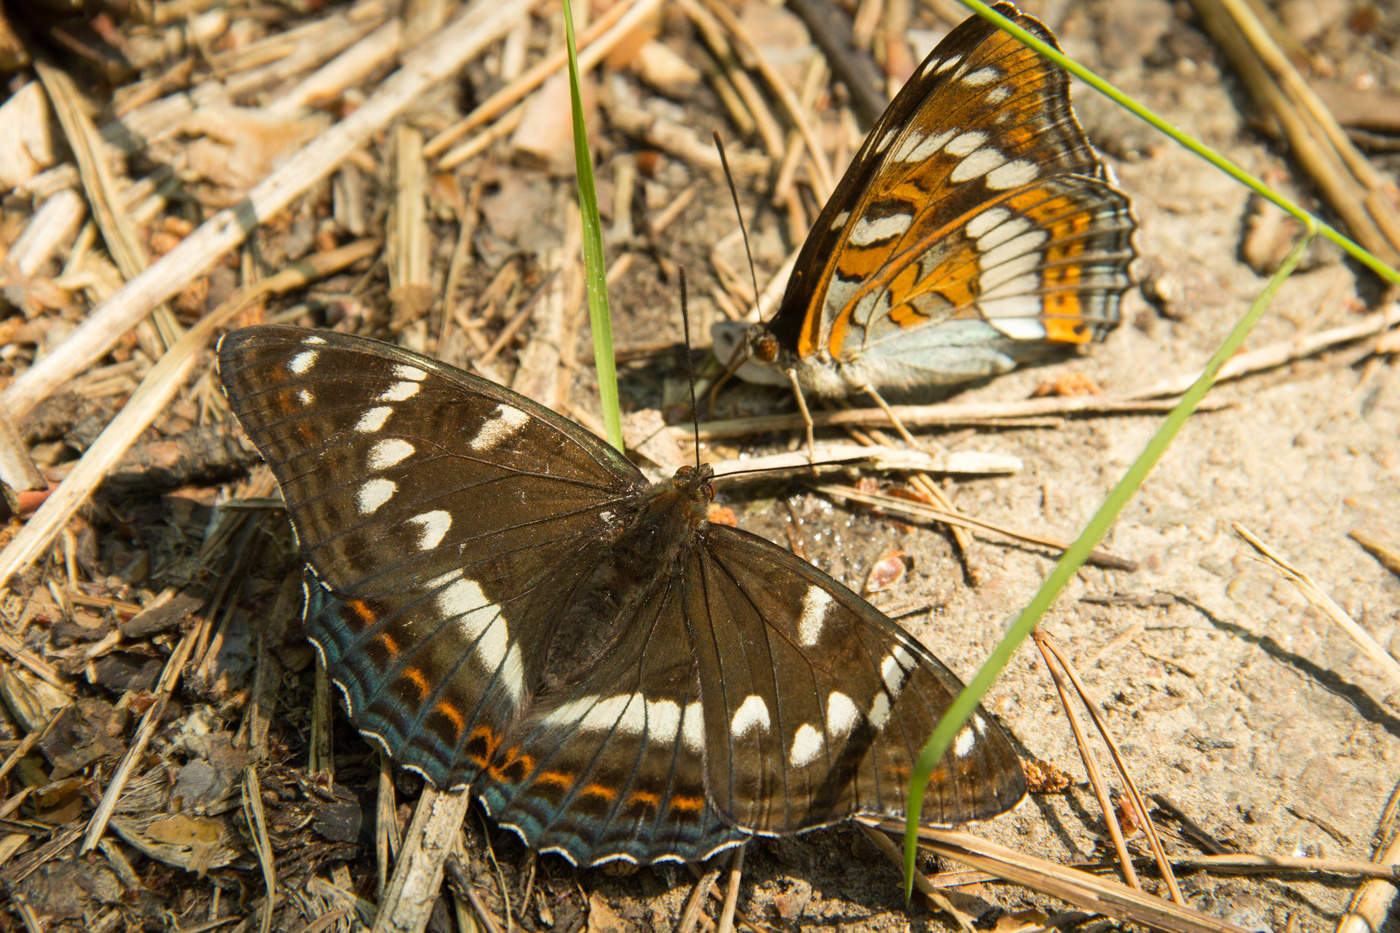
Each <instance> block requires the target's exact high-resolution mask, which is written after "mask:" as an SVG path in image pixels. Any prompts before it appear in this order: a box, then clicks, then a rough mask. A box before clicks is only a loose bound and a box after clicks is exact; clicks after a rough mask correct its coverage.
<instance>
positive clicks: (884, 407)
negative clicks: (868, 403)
mask: <svg viewBox="0 0 1400 933" xmlns="http://www.w3.org/2000/svg"><path fill="white" fill-rule="evenodd" d="M861 391H863V392H864V393H865V394H866V395H868V396H870V397H871V398H873V399H874V400H875V404H876V405H878V406H880V410H881V411H883V412H884V413H885V417H886V418H888V419H890V424H891V425H893V426H894V429H895V431H897V432H898V433H899V436H900V437H902V438H904V443H906V444H908V445H909V446H910V447H913V448H914V449H915V450H923V445H922V444H920V443H919V442H918V441H917V440H915V439H914V435H912V434H910V433H909V429H908V428H906V427H905V426H904V422H903V421H900V420H899V416H898V415H896V414H895V413H894V409H893V408H891V407H890V403H889V402H886V401H885V398H884V396H882V395H881V394H880V393H879V392H878V391H876V389H875V387H874V386H873V385H871V384H870V383H868V382H867V383H866V384H865V385H863V386H861Z"/></svg>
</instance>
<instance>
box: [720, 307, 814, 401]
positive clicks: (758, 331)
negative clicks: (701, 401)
mask: <svg viewBox="0 0 1400 933" xmlns="http://www.w3.org/2000/svg"><path fill="white" fill-rule="evenodd" d="M710 337H711V339H712V340H713V341H714V353H715V359H717V360H719V361H720V363H722V364H724V366H725V372H726V374H727V375H734V376H738V377H739V378H740V379H742V380H743V381H744V382H752V383H757V384H759V385H777V386H786V385H789V382H788V380H787V377H786V376H785V375H784V371H785V370H786V369H787V368H788V367H789V366H790V365H791V364H792V363H793V362H794V361H793V360H792V359H791V358H790V357H791V354H788V353H787V352H786V351H785V350H784V349H783V347H782V344H781V343H780V342H779V340H778V339H777V337H776V336H775V335H774V334H773V333H772V332H771V331H770V330H769V329H768V328H767V327H766V326H764V325H762V324H745V323H743V322H740V321H718V322H716V323H715V324H714V326H713V327H711V328H710Z"/></svg>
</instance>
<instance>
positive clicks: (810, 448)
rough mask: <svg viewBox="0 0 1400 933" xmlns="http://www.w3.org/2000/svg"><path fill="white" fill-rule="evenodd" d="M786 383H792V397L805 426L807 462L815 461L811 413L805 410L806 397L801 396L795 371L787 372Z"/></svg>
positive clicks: (814, 441) (815, 453)
mask: <svg viewBox="0 0 1400 933" xmlns="http://www.w3.org/2000/svg"><path fill="white" fill-rule="evenodd" d="M787 377H788V382H790V383H792V396H793V398H795V399H797V410H798V411H799V412H801V413H802V423H803V424H804V425H806V426H807V462H809V463H815V462H816V460H817V439H816V436H815V435H814V434H813V433H812V413H811V412H810V411H808V410H807V397H806V396H805V395H803V394H802V386H801V384H800V383H798V381H797V370H795V369H789V370H787Z"/></svg>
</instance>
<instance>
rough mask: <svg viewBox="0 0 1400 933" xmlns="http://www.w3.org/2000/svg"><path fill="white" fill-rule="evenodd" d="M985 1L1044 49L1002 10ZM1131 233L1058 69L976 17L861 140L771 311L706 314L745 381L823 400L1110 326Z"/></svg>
mask: <svg viewBox="0 0 1400 933" xmlns="http://www.w3.org/2000/svg"><path fill="white" fill-rule="evenodd" d="M995 9H996V10H997V12H999V13H1001V14H1002V15H1004V16H1006V17H1008V18H1009V19H1011V20H1013V21H1014V22H1015V23H1016V24H1017V25H1019V26H1021V27H1022V28H1023V29H1026V30H1027V31H1029V32H1031V33H1032V34H1034V35H1036V36H1037V37H1039V38H1041V39H1043V40H1044V41H1045V42H1047V43H1049V44H1050V45H1056V43H1055V39H1054V37H1053V36H1052V35H1051V34H1050V31H1049V30H1048V29H1046V28H1045V26H1043V25H1042V24H1041V23H1040V22H1038V21H1037V20H1035V19H1033V18H1032V17H1030V16H1026V15H1025V14H1023V13H1020V12H1019V11H1018V10H1016V8H1015V7H1014V6H1012V5H1011V4H1009V3H1000V4H997V5H996V7H995ZM1057 47H1058V46H1057ZM1134 226H1135V224H1134V220H1133V216H1132V211H1131V208H1130V206H1129V203H1128V199H1127V196H1126V195H1124V194H1123V193H1122V192H1120V191H1118V190H1117V189H1116V188H1114V187H1113V186H1112V185H1111V184H1110V183H1109V181H1108V170H1107V168H1106V167H1105V165H1104V164H1103V162H1102V161H1101V160H1100V159H1099V157H1098V155H1097V154H1096V153H1095V152H1094V150H1093V147H1092V146H1090V145H1089V141H1088V139H1086V138H1085V135H1084V131H1083V130H1082V129H1081V128H1080V126H1079V123H1078V122H1077V121H1076V120H1075V117H1074V112H1073V111H1072V110H1071V108H1070V101H1069V80H1068V78H1067V77H1066V76H1065V74H1064V72H1062V71H1061V70H1060V69H1059V68H1058V67H1057V66H1055V65H1054V64H1052V63H1050V62H1048V61H1046V60H1045V59H1043V58H1041V57H1040V56H1039V55H1037V54H1036V53H1035V52H1033V51H1031V49H1029V48H1028V47H1027V46H1025V45H1024V44H1023V43H1022V42H1021V41H1020V40H1018V39H1016V38H1014V37H1012V36H1010V35H1008V34H1007V33H1004V32H1002V31H1001V30H999V29H997V27H995V26H993V25H992V24H991V23H989V22H987V21H986V20H983V19H981V18H980V17H976V16H974V17H971V18H970V19H968V20H966V21H964V22H963V23H962V24H961V25H959V26H958V27H957V28H955V29H954V30H953V31H952V32H950V33H949V34H948V35H947V37H946V38H944V40H943V41H942V42H940V43H939V44H938V46H937V47H936V48H935V49H934V50H933V52H932V53H930V54H929V56H928V58H926V59H925V60H924V62H923V64H922V65H920V66H919V68H918V70H917V71H916V72H915V73H914V76H913V77H912V78H910V80H909V82H908V83H907V84H905V86H904V87H903V89H902V90H901V91H900V92H899V94H898V95H896V96H895V99H894V100H893V101H892V102H891V103H890V105H889V107H888V108H887V109H886V110H885V113H884V115H883V116H881V117H880V120H879V122H878V123H877V124H876V125H875V128H874V129H872V130H871V131H870V133H869V135H868V136H867V137H866V139H865V143H864V145H862V147H861V149H860V151H859V152H858V153H857V155H856V157H855V159H854V160H852V162H851V165H850V168H849V169H847V171H846V174H845V175H844V176H843V177H842V179H841V181H840V183H839V184H838V185H837V186H836V191H835V193H833V194H832V196H831V198H830V200H828V201H827V203H826V206H825V208H823V210H822V212H821V214H820V215H819V216H818V218H817V221H816V223H815V224H814V225H813V227H812V232H811V234H810V235H809V236H808V237H807V241H806V242H805V243H804V244H803V247H802V250H801V252H800V253H799V254H798V258H797V262H796V264H795V265H794V267H793V271H792V277H791V278H790V279H789V280H788V285H787V290H786V291H785V292H784V295H783V300H782V303H781V305H779V308H778V312H777V314H776V315H775V316H774V317H773V319H772V320H770V321H768V322H766V323H765V324H761V325H756V326H754V327H751V328H749V327H744V326H743V325H734V324H730V323H728V322H723V323H721V324H719V325H716V327H715V328H714V333H713V336H714V341H715V355H716V356H717V357H718V358H719V359H720V360H721V361H722V362H727V361H729V360H730V359H732V358H736V354H738V353H743V354H745V355H746V357H747V361H746V362H745V363H744V364H743V366H742V368H740V369H739V375H740V376H741V377H742V378H744V379H746V380H749V381H753V382H762V383H770V384H775V385H784V386H787V385H790V384H791V382H793V381H795V382H796V384H797V386H798V387H799V388H800V389H801V390H802V391H803V392H805V393H809V394H812V395H816V396H821V397H837V396H842V395H847V394H851V393H854V392H858V391H862V390H870V389H873V390H875V391H876V392H877V393H879V394H881V395H884V396H899V397H908V396H917V395H920V394H927V393H928V392H929V391H931V390H937V389H939V388H941V387H946V386H950V385H955V384H957V383H961V382H967V381H969V380H974V379H982V378H986V377H989V376H995V375H998V374H1000V373H1004V372H1006V371H1008V370H1010V369H1012V368H1014V367H1015V366H1017V365H1018V364H1020V363H1023V362H1028V361H1032V360H1037V359H1042V358H1045V357H1048V356H1051V355H1054V354H1055V353H1057V352H1059V351H1063V350H1064V349H1066V348H1072V347H1076V346H1082V345H1084V344H1087V343H1088V342H1090V341H1093V340H1102V339H1103V338H1104V337H1105V336H1106V335H1107V334H1108V333H1109V332H1110V331H1112V330H1113V328H1115V327H1116V326H1117V325H1118V320H1119V316H1120V315H1119V308H1118V306H1119V301H1120V298H1121V296H1122V293H1123V292H1124V291H1125V290H1126V289H1127V288H1128V287H1129V285H1130V284H1131V279H1130V277H1129V274H1128V267H1129V264H1130V263H1131V261H1132V259H1133V246H1132V234H1133V230H1134Z"/></svg>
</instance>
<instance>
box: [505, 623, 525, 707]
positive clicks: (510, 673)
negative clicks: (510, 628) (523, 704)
mask: <svg viewBox="0 0 1400 933" xmlns="http://www.w3.org/2000/svg"><path fill="white" fill-rule="evenodd" d="M501 628H505V623H504V621H503V622H502V623H501ZM501 683H503V684H505V687H506V689H507V690H509V691H510V696H511V699H512V701H514V703H515V705H516V706H519V705H520V699H521V697H523V696H524V695H525V660H524V658H522V657H521V656H520V645H518V644H514V643H512V644H511V646H510V650H509V651H507V652H506V659H505V662H504V663H503V664H501Z"/></svg>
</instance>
